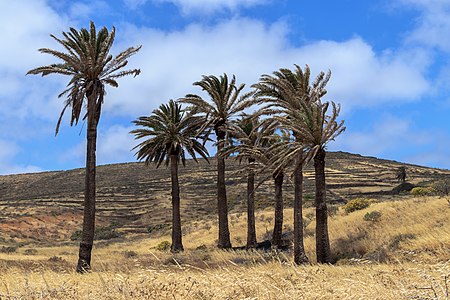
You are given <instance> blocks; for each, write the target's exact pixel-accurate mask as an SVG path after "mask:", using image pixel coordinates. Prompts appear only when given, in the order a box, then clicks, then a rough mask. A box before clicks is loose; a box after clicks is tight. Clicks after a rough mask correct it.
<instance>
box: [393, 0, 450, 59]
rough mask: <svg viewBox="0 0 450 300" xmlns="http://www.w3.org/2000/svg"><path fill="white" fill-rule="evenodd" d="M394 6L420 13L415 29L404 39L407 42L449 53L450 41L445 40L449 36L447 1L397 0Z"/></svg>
mask: <svg viewBox="0 0 450 300" xmlns="http://www.w3.org/2000/svg"><path fill="white" fill-rule="evenodd" d="M396 4H397V5H398V4H399V5H401V6H406V7H411V8H413V9H416V10H417V11H419V12H420V15H419V17H418V18H417V19H416V20H415V21H416V24H415V28H414V29H412V30H411V31H410V32H409V33H408V35H407V37H406V41H407V42H414V43H419V44H421V45H424V46H429V47H436V48H438V49H440V50H443V51H446V52H450V40H449V39H447V38H445V37H447V36H448V35H449V34H450V1H449V0H397V3H396Z"/></svg>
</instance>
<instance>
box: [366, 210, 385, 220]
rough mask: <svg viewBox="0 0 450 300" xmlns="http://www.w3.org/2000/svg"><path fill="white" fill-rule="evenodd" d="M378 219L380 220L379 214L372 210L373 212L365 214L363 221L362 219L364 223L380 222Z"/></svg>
mask: <svg viewBox="0 0 450 300" xmlns="http://www.w3.org/2000/svg"><path fill="white" fill-rule="evenodd" d="M380 218H381V212H379V211H376V210H374V211H371V212H368V213H366V214H365V215H364V218H363V219H364V221H371V222H376V221H378V220H380Z"/></svg>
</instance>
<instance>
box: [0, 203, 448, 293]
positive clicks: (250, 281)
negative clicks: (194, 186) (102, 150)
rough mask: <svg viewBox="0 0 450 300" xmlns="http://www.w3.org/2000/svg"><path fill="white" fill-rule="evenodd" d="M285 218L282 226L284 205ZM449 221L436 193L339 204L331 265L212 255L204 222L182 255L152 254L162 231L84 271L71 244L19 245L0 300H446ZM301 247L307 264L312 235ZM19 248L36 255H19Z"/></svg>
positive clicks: (239, 237) (239, 224)
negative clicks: (375, 216) (353, 207)
mask: <svg viewBox="0 0 450 300" xmlns="http://www.w3.org/2000/svg"><path fill="white" fill-rule="evenodd" d="M371 211H379V212H381V218H380V219H379V221H376V222H370V221H364V220H363V217H364V215H365V214H366V213H367V212H371ZM312 213H313V210H312V208H308V209H306V210H305V212H304V216H305V219H307V220H309V221H308V222H309V224H308V226H307V227H306V232H314V221H313V218H312V217H311V216H312ZM272 214H273V212H272V211H271V210H264V211H260V212H259V213H258V216H257V224H258V228H257V230H258V237H259V239H261V238H262V236H263V235H265V233H266V229H267V231H271V230H272V226H273V220H272V219H271V218H272ZM285 216H286V220H285V224H289V225H290V224H291V223H292V210H289V209H288V210H286V211H285ZM245 221H246V218H245V216H244V214H233V215H231V219H230V227H231V228H230V229H231V232H232V239H233V243H234V244H235V245H239V244H241V245H242V244H243V243H244V242H245V230H246V227H245ZM449 223H450V207H449V206H448V203H447V201H446V200H445V199H440V198H436V197H429V198H417V199H414V198H411V199H409V200H405V201H394V202H383V203H375V204H372V205H371V206H370V207H369V208H367V209H365V210H361V211H356V212H353V213H350V214H348V215H346V214H344V213H343V212H342V211H341V210H339V211H338V212H337V214H336V215H335V216H333V217H331V218H330V220H329V227H330V237H331V244H332V249H333V251H334V253H335V255H336V256H337V257H339V258H341V259H340V260H339V261H338V263H337V264H336V265H335V266H328V265H315V264H314V263H313V264H312V265H308V266H294V264H293V263H292V258H291V254H289V253H286V254H285V253H280V254H277V253H263V252H256V251H249V252H246V251H242V252H239V251H238V252H235V251H230V252H227V251H217V250H215V249H214V244H215V239H216V235H217V231H216V230H217V229H216V227H215V224H214V223H213V222H209V221H195V222H192V223H189V224H185V230H186V232H187V233H186V235H185V236H184V244H185V248H186V251H185V253H182V254H177V255H172V254H170V253H167V252H159V251H156V250H155V247H156V246H157V244H158V243H160V242H161V241H164V240H170V239H169V236H167V235H163V236H161V237H159V238H153V239H134V240H133V239H129V240H127V241H125V242H116V243H111V244H104V245H101V244H99V245H98V246H97V247H96V248H95V249H94V257H93V267H94V272H92V273H91V274H87V275H78V274H76V273H74V272H73V269H74V264H75V261H76V253H77V248H76V246H75V245H69V246H60V247H47V248H42V247H40V248H39V247H36V248H33V247H31V246H27V247H22V248H19V249H18V250H17V252H16V253H11V254H5V253H0V299H446V300H448V299H449V286H450V279H449V276H450V227H449V226H448V224H449ZM289 225H288V227H289ZM287 229H289V228H287ZM201 245H205V247H203V248H202V249H196V248H197V247H198V246H201ZM0 246H1V245H0ZM305 246H306V249H307V254H308V256H309V257H310V259H311V260H312V261H314V237H313V236H310V235H308V236H307V237H306V240H305ZM27 249H35V250H36V251H35V252H36V253H33V255H26V251H27ZM29 252H30V251H27V253H28V254H29ZM380 262H381V263H380Z"/></svg>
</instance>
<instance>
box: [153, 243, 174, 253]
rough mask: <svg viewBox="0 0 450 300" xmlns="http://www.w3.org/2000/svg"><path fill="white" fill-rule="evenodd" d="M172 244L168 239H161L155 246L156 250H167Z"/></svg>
mask: <svg viewBox="0 0 450 300" xmlns="http://www.w3.org/2000/svg"><path fill="white" fill-rule="evenodd" d="M171 245H172V244H171V243H170V242H169V241H162V242H161V243H159V244H158V245H157V246H156V250H158V251H169V250H170V246H171Z"/></svg>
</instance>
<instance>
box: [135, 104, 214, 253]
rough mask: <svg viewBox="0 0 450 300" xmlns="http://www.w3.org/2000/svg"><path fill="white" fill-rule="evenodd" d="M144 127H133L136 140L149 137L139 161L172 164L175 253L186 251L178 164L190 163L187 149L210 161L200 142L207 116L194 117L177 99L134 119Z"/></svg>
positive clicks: (173, 245) (172, 249)
mask: <svg viewBox="0 0 450 300" xmlns="http://www.w3.org/2000/svg"><path fill="white" fill-rule="evenodd" d="M133 123H134V124H136V125H137V126H141V127H142V128H139V129H135V130H132V131H131V133H132V134H134V135H135V138H136V139H145V140H144V141H142V142H141V143H140V144H138V145H137V146H136V147H134V148H133V150H134V149H138V151H137V153H136V155H137V158H138V159H139V160H145V163H146V164H149V163H151V162H154V163H155V164H156V167H159V166H160V165H161V163H162V162H163V161H164V160H165V163H166V166H168V165H169V163H170V173H171V180H172V246H171V251H172V252H180V251H183V250H184V249H183V242H182V234H181V214H180V185H179V183H178V165H179V162H180V160H181V163H182V164H183V166H184V165H185V163H186V152H187V153H188V154H189V155H191V156H192V158H193V159H194V160H195V161H196V162H197V158H196V155H195V154H196V153H198V154H199V155H200V156H202V157H203V158H205V159H206V160H208V155H209V154H208V151H207V150H206V148H205V146H204V145H203V144H202V143H200V142H198V141H197V132H198V130H199V128H200V127H201V125H202V124H203V118H202V117H197V116H193V115H192V114H189V113H186V112H185V111H183V110H182V109H181V105H180V104H177V103H175V102H174V101H173V100H170V101H169V104H162V105H161V106H160V107H159V108H158V109H156V110H154V111H153V114H152V115H151V116H149V117H140V118H138V119H137V120H135V121H133Z"/></svg>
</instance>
